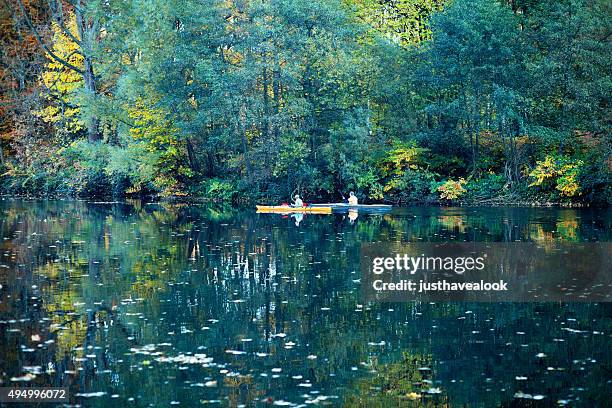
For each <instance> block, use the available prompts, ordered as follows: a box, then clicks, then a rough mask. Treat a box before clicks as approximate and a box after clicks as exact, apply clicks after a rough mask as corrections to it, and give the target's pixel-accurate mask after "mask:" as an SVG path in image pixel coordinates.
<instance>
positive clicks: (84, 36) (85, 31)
mask: <svg viewBox="0 0 612 408" xmlns="http://www.w3.org/2000/svg"><path fill="white" fill-rule="evenodd" d="M75 17H76V23H77V30H78V32H79V36H80V37H81V43H82V44H83V46H82V47H81V49H82V51H83V55H84V58H83V82H84V85H85V93H86V94H87V96H88V98H90V99H91V101H94V100H95V99H94V97H95V95H96V76H95V75H94V70H93V63H92V60H91V49H92V44H91V42H92V41H93V37H92V34H93V35H95V33H91V32H90V31H91V30H92V28H91V27H90V28H88V27H87V23H86V22H85V19H84V18H83V14H82V13H81V2H80V1H79V2H78V4H77V6H76V7H75ZM94 26H95V25H94ZM101 139H102V135H101V134H100V119H99V118H98V116H97V115H96V114H95V113H90V114H89V117H88V118H87V140H89V142H90V143H94V142H97V141H99V140H101Z"/></svg>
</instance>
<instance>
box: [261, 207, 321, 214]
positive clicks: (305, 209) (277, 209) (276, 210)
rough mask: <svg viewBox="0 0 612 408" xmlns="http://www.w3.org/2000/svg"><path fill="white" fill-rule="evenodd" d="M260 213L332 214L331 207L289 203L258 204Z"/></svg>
mask: <svg viewBox="0 0 612 408" xmlns="http://www.w3.org/2000/svg"><path fill="white" fill-rule="evenodd" d="M257 212H258V213H283V214H289V213H307V214H331V213H332V209H331V207H290V206H288V205H258V206H257Z"/></svg>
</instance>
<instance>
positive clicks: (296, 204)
mask: <svg viewBox="0 0 612 408" xmlns="http://www.w3.org/2000/svg"><path fill="white" fill-rule="evenodd" d="M293 206H294V207H303V206H304V202H303V201H302V199H301V198H300V196H299V194H296V195H295V197H294V200H293Z"/></svg>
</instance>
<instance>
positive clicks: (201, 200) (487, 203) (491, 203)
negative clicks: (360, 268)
mask: <svg viewBox="0 0 612 408" xmlns="http://www.w3.org/2000/svg"><path fill="white" fill-rule="evenodd" d="M0 198H1V199H22V200H78V201H101V200H102V201H105V202H124V201H131V200H139V201H143V202H151V203H155V202H159V203H177V204H190V203H192V204H212V205H214V206H218V207H225V206H232V207H236V208H245V209H251V208H254V206H255V205H256V204H269V203H265V202H261V201H260V200H241V201H238V202H236V201H234V202H227V201H223V200H216V199H211V198H208V197H204V196H186V195H173V196H159V195H147V196H140V195H136V196H134V195H132V196H124V197H120V198H113V197H96V196H91V197H82V196H81V197H79V196H74V195H21V194H0ZM327 202H331V201H316V202H313V204H316V203H327ZM333 202H339V201H333ZM362 203H363V204H390V205H392V206H393V207H394V208H408V207H415V206H417V207H491V208H497V207H517V208H528V207H533V208H590V207H593V208H608V207H609V205H593V204H591V203H580V202H559V201H556V202H554V201H524V200H516V201H503V200H496V199H491V200H483V201H456V202H453V201H448V200H445V201H442V200H440V201H412V202H405V203H400V204H398V203H395V202H390V201H385V202H383V203H380V202H374V201H372V202H370V201H366V202H362Z"/></svg>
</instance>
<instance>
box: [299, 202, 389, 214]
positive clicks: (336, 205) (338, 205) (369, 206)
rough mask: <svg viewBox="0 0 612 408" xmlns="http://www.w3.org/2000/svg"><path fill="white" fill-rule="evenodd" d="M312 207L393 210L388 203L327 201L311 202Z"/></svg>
mask: <svg viewBox="0 0 612 408" xmlns="http://www.w3.org/2000/svg"><path fill="white" fill-rule="evenodd" d="M311 206H312V207H315V208H319V207H330V208H331V209H332V210H333V211H349V210H355V211H363V212H368V211H370V212H380V211H391V209H392V208H393V206H392V205H388V204H357V205H350V204H347V203H325V204H311Z"/></svg>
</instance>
